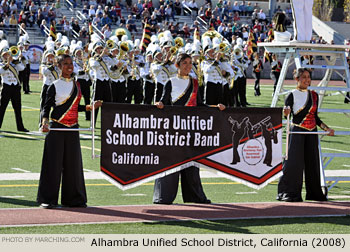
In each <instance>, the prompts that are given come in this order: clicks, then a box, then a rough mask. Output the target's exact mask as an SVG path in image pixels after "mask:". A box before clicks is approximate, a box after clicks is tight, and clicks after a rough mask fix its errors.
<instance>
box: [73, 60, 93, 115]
mask: <svg viewBox="0 0 350 252" xmlns="http://www.w3.org/2000/svg"><path fill="white" fill-rule="evenodd" d="M73 55H74V54H73ZM73 65H74V73H75V79H76V81H77V82H79V84H80V89H81V94H82V96H83V97H84V103H85V105H88V104H90V87H91V80H90V76H89V75H88V74H87V73H86V72H85V69H84V62H83V60H79V59H77V58H76V57H75V58H74V61H73ZM90 118H91V112H90V111H86V112H85V120H87V121H90Z"/></svg>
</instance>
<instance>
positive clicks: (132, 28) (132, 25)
mask: <svg viewBox="0 0 350 252" xmlns="http://www.w3.org/2000/svg"><path fill="white" fill-rule="evenodd" d="M126 24H127V25H129V27H130V28H129V30H130V32H132V31H135V32H137V29H136V24H135V20H134V19H133V18H132V15H129V16H128V20H126Z"/></svg>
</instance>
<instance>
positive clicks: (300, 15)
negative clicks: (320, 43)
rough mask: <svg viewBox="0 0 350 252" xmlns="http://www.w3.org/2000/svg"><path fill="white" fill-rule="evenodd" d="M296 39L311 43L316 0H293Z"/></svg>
mask: <svg viewBox="0 0 350 252" xmlns="http://www.w3.org/2000/svg"><path fill="white" fill-rule="evenodd" d="M290 3H291V6H292V14H293V20H294V22H293V27H294V40H296V41H298V42H301V43H310V40H311V37H312V7H313V4H314V0H292V1H291V2H290Z"/></svg>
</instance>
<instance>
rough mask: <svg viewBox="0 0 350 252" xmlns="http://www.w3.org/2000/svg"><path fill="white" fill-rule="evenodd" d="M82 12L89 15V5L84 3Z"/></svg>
mask: <svg viewBox="0 0 350 252" xmlns="http://www.w3.org/2000/svg"><path fill="white" fill-rule="evenodd" d="M81 12H82V13H83V14H84V15H85V16H89V10H88V6H87V5H84V7H83V9H82V10H81Z"/></svg>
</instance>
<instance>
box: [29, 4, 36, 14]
mask: <svg viewBox="0 0 350 252" xmlns="http://www.w3.org/2000/svg"><path fill="white" fill-rule="evenodd" d="M28 12H33V13H37V12H38V7H37V6H36V5H35V4H34V2H32V3H31V4H30V6H29V10H28Z"/></svg>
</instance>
